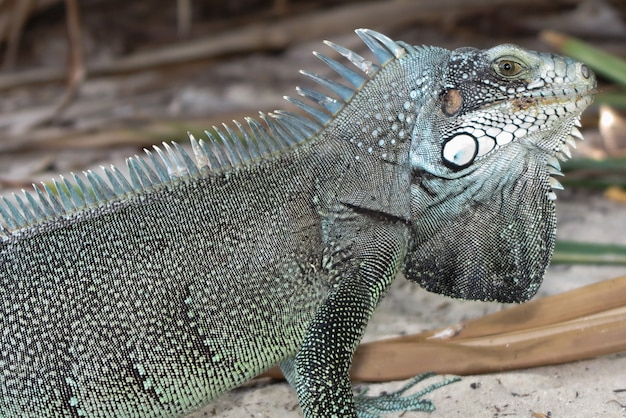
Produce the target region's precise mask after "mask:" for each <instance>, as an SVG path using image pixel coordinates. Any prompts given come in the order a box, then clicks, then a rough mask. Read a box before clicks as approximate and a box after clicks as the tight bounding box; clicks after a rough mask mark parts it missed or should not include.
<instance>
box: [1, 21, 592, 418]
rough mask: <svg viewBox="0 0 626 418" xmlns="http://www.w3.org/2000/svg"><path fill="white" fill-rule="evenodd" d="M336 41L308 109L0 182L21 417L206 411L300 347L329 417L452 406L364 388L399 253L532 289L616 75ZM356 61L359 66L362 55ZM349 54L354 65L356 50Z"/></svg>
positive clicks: (507, 56) (438, 276)
mask: <svg viewBox="0 0 626 418" xmlns="http://www.w3.org/2000/svg"><path fill="white" fill-rule="evenodd" d="M357 34H358V36H359V37H360V38H361V39H362V40H363V41H364V43H365V44H366V45H367V47H368V48H369V50H370V52H371V55H372V56H373V58H371V59H365V58H363V57H361V56H359V55H358V54H356V53H355V52H353V51H350V50H347V49H345V48H343V47H341V46H338V45H336V44H333V43H331V42H327V45H328V46H329V47H330V48H332V49H333V50H334V51H335V52H336V53H338V55H340V56H343V58H342V60H340V61H338V60H336V59H333V58H329V57H328V56H325V55H321V54H316V55H317V56H318V57H319V58H320V59H321V60H323V61H324V62H325V63H326V64H328V66H329V67H330V68H332V69H333V70H334V71H335V72H336V73H337V75H338V77H337V78H338V80H339V81H335V80H331V79H329V78H326V77H322V76H320V75H316V74H310V73H307V72H303V74H305V75H306V76H308V77H310V78H312V79H313V80H314V81H316V82H317V83H318V84H319V85H320V86H321V87H322V88H323V90H324V91H327V92H328V94H327V93H322V92H320V91H316V90H311V89H304V88H302V89H298V93H299V94H300V95H301V96H302V97H303V98H304V100H300V99H296V98H288V100H290V101H292V102H293V103H295V104H297V105H298V106H300V107H301V108H302V110H303V112H302V115H298V114H294V113H289V112H285V111H276V112H274V113H270V114H261V115H260V117H259V118H258V119H252V118H249V119H246V120H245V121H244V123H239V122H234V123H233V124H231V125H224V126H223V127H219V128H213V129H212V130H211V131H210V132H207V139H206V140H196V139H195V138H193V137H192V138H191V141H190V145H191V148H190V150H191V151H188V150H185V149H183V147H181V146H179V145H177V144H175V143H173V144H163V145H162V146H160V147H154V149H153V150H150V151H146V155H144V156H136V157H132V158H129V159H128V160H127V171H128V174H122V173H121V172H120V171H119V170H118V169H117V168H115V167H111V168H106V169H103V171H102V172H101V173H95V172H91V171H89V172H86V173H83V174H82V175H75V176H71V178H69V179H67V178H59V179H57V180H53V181H52V182H50V183H46V184H42V185H40V186H35V187H34V190H33V191H30V192H24V193H23V194H19V195H13V196H7V197H4V198H1V199H0V296H1V300H0V331H1V333H0V346H1V349H0V416H2V417H18V416H19V417H22V416H37V417H52V416H55V417H56V416H67V417H78V416H94V417H95V416H102V417H130V416H140V417H157V416H158V417H164V416H165V417H167V416H172V417H174V416H183V415H185V414H187V413H190V412H192V411H194V410H196V409H198V408H200V407H202V406H203V405H206V404H207V403H209V402H210V401H211V400H212V399H215V398H216V397H218V396H219V395H220V394H221V393H223V392H225V391H228V390H229V389H231V388H233V387H236V386H238V385H240V384H241V383H243V382H245V381H247V380H249V379H252V378H253V377H255V376H256V375H258V374H260V373H261V372H263V371H264V370H266V369H268V368H269V367H271V366H273V365H275V364H280V365H281V367H282V369H283V371H284V373H285V375H286V376H287V378H288V380H289V381H290V383H291V384H292V385H293V386H294V387H295V389H296V391H297V393H298V398H299V400H300V405H301V407H302V410H303V413H304V415H305V416H306V417H331V416H334V417H353V416H357V414H358V415H359V416H362V417H371V416H377V415H378V414H379V413H381V414H382V413H383V412H385V411H391V410H402V409H413V410H429V409H432V405H430V403H429V402H428V401H427V400H422V399H418V397H414V398H411V397H410V396H409V397H407V398H399V397H391V398H389V397H388V398H384V397H383V398H365V397H358V398H357V399H356V402H355V399H354V397H353V395H352V391H351V387H350V381H349V378H348V370H349V368H350V364H351V359H352V354H353V352H354V350H355V348H356V346H357V344H358V343H359V340H360V338H361V336H362V333H363V330H364V328H365V326H366V324H367V322H368V320H369V318H370V316H371V314H372V312H373V311H374V309H375V308H376V306H377V305H378V303H379V302H380V300H381V298H382V297H383V296H384V294H385V292H386V290H387V288H388V286H389V284H390V283H391V282H392V280H393V279H394V278H395V276H396V274H397V273H398V272H399V271H402V272H403V273H404V275H405V276H406V277H407V278H408V279H410V280H412V281H415V282H418V283H419V284H421V285H422V286H424V287H425V288H426V289H429V290H432V291H435V292H439V293H443V294H446V295H450V296H453V297H459V298H466V299H482V300H498V301H502V302H521V301H525V300H527V299H529V298H530V297H532V296H533V295H534V294H535V293H536V291H537V289H538V287H539V285H540V283H541V280H542V277H543V274H544V271H545V269H546V267H547V266H548V263H549V261H550V256H551V253H552V250H553V247H554V235H555V226H556V223H555V216H554V199H555V195H554V192H553V191H552V189H553V188H559V187H560V184H559V183H558V181H556V180H554V178H553V176H554V175H558V174H560V171H559V163H558V160H559V159H561V160H562V159H565V158H567V157H568V156H569V148H568V146H571V145H572V144H573V142H574V141H573V139H574V138H580V132H579V131H578V129H577V126H579V123H578V120H579V116H580V114H581V112H582V111H583V110H584V109H585V108H586V107H587V106H588V105H589V104H590V103H591V100H592V93H593V91H594V88H595V77H594V75H593V74H592V73H591V71H589V69H588V68H587V67H586V66H584V65H583V64H580V63H577V62H575V61H572V60H570V59H568V58H562V57H558V56H554V55H551V54H542V53H537V52H533V51H528V50H525V49H522V48H520V47H517V46H514V45H501V46H497V47H494V48H492V49H489V50H477V49H473V48H461V49H457V50H454V51H448V50H445V49H441V48H435V47H425V46H419V47H418V46H411V45H408V44H406V43H404V42H396V41H393V40H391V39H389V38H387V37H386V36H384V35H382V34H380V33H377V32H374V31H371V30H366V29H361V30H358V31H357ZM344 59H345V60H344ZM342 61H343V62H342Z"/></svg>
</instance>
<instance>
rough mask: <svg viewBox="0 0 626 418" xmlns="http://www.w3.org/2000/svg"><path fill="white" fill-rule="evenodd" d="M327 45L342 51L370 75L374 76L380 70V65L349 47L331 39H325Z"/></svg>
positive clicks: (349, 59) (355, 64) (348, 58)
mask: <svg viewBox="0 0 626 418" xmlns="http://www.w3.org/2000/svg"><path fill="white" fill-rule="evenodd" d="M324 43H325V44H326V45H328V46H329V47H331V48H332V49H334V50H335V51H337V52H338V53H340V54H341V55H343V56H344V58H346V59H347V60H348V61H350V62H351V63H352V64H354V66H355V67H356V68H358V69H359V70H361V71H362V72H363V73H365V75H367V76H368V77H372V76H373V75H374V74H375V73H377V72H378V70H380V67H379V66H378V65H376V64H374V63H373V62H372V61H369V60H366V59H365V58H363V57H362V56H360V55H359V54H357V53H356V52H354V51H352V50H349V49H348V48H344V47H343V46H341V45H337V44H336V43H333V42H330V41H324Z"/></svg>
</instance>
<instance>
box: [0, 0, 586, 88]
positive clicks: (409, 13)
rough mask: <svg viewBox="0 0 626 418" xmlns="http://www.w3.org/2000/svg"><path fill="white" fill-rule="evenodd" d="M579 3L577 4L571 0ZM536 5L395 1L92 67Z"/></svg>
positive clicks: (45, 76) (15, 78)
mask: <svg viewBox="0 0 626 418" xmlns="http://www.w3.org/2000/svg"><path fill="white" fill-rule="evenodd" d="M570 2H572V3H576V2H577V1H576V0H570ZM520 4H524V5H535V6H537V7H539V6H540V5H542V4H545V2H543V1H541V0H467V1H464V2H459V1H458V0H422V1H419V2H418V1H406V0H391V1H378V2H372V3H357V4H350V5H346V6H339V7H335V8H332V9H328V10H324V11H320V12H316V13H307V14H305V15H301V16H295V17H292V18H288V19H284V20H281V21H267V22H263V23H259V24H255V25H250V26H246V27H242V28H237V29H235V30H231V31H226V32H223V33H220V34H215V35H212V36H210V37H206V38H201V39H197V40H192V41H186V42H184V43H182V44H178V45H170V46H167V47H165V48H162V49H159V50H156V51H151V52H143V53H137V54H135V55H132V56H129V57H125V58H121V59H119V60H118V61H115V62H111V63H99V64H93V65H92V66H89V67H88V70H87V71H88V72H89V74H90V75H92V76H100V75H107V74H118V73H125V72H130V71H138V70H143V69H149V68H154V67H156V66H161V65H171V64H177V63H181V62H188V61H193V60H199V59H207V58H212V57H216V56H221V55H227V54H228V55H230V54H240V53H247V52H251V51H267V50H276V49H282V48H285V47H287V46H288V45H291V44H294V43H298V42H303V41H307V40H312V39H319V38H323V37H325V36H328V35H331V34H337V33H345V32H347V31H350V30H352V29H356V28H357V27H373V28H377V29H384V28H386V27H389V26H393V27H395V28H397V27H402V26H406V25H408V24H414V23H417V22H422V23H423V22H432V21H439V20H441V19H443V18H444V17H445V16H446V15H448V14H449V12H450V9H451V8H452V7H453V8H454V11H455V14H456V15H457V16H462V15H463V14H467V13H472V12H476V11H477V10H482V9H484V8H487V7H494V6H509V7H510V6H514V5H520ZM63 76H64V70H63V69H61V68H58V69H57V68H42V69H37V70H30V71H22V72H21V73H20V74H8V75H3V76H0V90H4V89H7V88H13V87H17V86H21V85H24V84H32V83H44V82H53V81H60V80H61V79H62V78H63Z"/></svg>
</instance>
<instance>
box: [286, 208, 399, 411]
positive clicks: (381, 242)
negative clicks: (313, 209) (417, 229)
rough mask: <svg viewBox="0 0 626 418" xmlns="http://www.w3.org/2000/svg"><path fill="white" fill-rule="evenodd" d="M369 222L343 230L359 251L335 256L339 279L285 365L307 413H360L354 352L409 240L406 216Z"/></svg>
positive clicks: (334, 271)
mask: <svg viewBox="0 0 626 418" xmlns="http://www.w3.org/2000/svg"><path fill="white" fill-rule="evenodd" d="M368 218H370V217H369V216H368ZM367 223H369V226H367V227H358V228H355V229H356V231H350V233H345V232H344V233H343V234H339V235H346V236H349V237H350V239H348V240H344V243H346V244H341V245H339V247H341V249H342V250H344V251H349V252H357V254H354V253H352V254H350V255H354V257H355V258H352V257H343V256H341V255H340V256H337V257H336V258H337V259H339V261H338V263H337V264H333V265H331V266H329V268H330V272H331V273H332V274H336V275H337V279H336V283H335V284H334V285H333V286H332V287H331V289H330V291H329V295H328V297H327V298H326V300H325V301H324V303H323V304H322V305H321V307H320V308H319V309H318V311H317V313H316V315H315V318H314V319H313V321H312V322H311V324H310V326H309V327H308V330H307V333H306V336H305V338H304V341H303V343H302V346H301V348H300V350H299V351H298V352H297V354H296V355H295V357H294V358H291V359H289V360H286V361H285V362H283V363H282V364H281V368H282V369H283V372H284V373H285V375H286V376H287V379H288V380H289V381H290V383H292V384H293V385H294V386H295V388H296V391H297V393H298V398H299V401H300V405H301V406H302V409H303V412H304V416H305V417H322V416H323V417H333V416H334V417H356V416H357V414H356V409H355V405H354V401H353V395H352V389H351V385H350V378H349V374H348V372H349V369H350V365H351V363H352V355H353V353H354V350H355V349H356V346H357V345H358V343H359V341H360V340H361V337H362V335H363V332H364V330H365V326H366V324H367V322H368V320H369V318H370V316H371V315H372V313H373V311H374V309H375V308H376V306H377V305H378V303H379V301H380V300H381V298H382V296H383V295H384V293H385V292H386V291H387V288H388V287H389V285H390V284H391V282H392V280H393V278H394V277H395V275H396V273H397V271H398V269H399V266H400V263H401V262H402V260H403V257H404V255H405V252H406V245H407V240H408V231H407V227H406V225H405V224H404V222H402V221H388V222H386V223H384V224H381V223H380V222H372V220H371V218H370V219H369V222H363V225H367ZM350 243H351V244H352V245H350ZM345 245H348V246H349V248H346V247H345ZM335 248H336V249H337V248H338V247H335ZM341 260H345V261H341ZM354 260H357V261H356V262H354ZM346 263H349V264H346Z"/></svg>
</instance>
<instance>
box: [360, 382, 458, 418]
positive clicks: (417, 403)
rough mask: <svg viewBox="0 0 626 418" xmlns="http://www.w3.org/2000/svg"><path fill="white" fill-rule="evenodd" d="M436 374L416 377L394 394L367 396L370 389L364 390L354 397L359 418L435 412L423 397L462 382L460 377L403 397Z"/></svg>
mask: <svg viewBox="0 0 626 418" xmlns="http://www.w3.org/2000/svg"><path fill="white" fill-rule="evenodd" d="M434 375H435V373H424V374H420V375H417V376H415V377H414V378H413V379H411V380H410V381H409V382H408V383H407V384H406V385H404V386H403V387H402V388H400V389H399V390H397V391H395V392H392V393H383V394H381V395H378V396H366V395H365V394H366V393H367V390H368V388H364V389H362V390H361V391H360V392H359V393H358V394H357V395H355V397H354V401H355V403H356V409H357V415H358V417H359V418H380V417H381V416H382V415H383V414H388V413H390V412H402V411H419V412H431V411H434V410H435V405H433V403H432V402H431V401H429V400H428V399H422V396H424V395H426V394H428V393H430V392H432V391H434V390H435V389H438V388H440V387H442V386H446V385H449V384H450V383H454V382H458V381H459V380H461V379H460V378H458V377H455V378H451V379H447V380H444V381H443V382H438V383H433V384H432V385H430V386H428V387H427V388H425V389H422V390H421V391H419V392H417V393H414V394H411V395H407V396H402V395H404V393H405V392H406V391H408V390H409V389H411V388H413V387H415V385H417V384H418V383H419V382H421V381H422V380H425V379H428V378H429V377H432V376H434Z"/></svg>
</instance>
